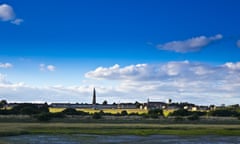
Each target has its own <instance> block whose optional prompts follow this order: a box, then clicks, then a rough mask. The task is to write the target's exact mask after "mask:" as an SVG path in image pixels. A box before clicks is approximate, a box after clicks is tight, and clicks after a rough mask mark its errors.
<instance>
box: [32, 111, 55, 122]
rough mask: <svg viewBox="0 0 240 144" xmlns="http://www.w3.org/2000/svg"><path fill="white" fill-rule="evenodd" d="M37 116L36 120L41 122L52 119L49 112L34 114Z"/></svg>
mask: <svg viewBox="0 0 240 144" xmlns="http://www.w3.org/2000/svg"><path fill="white" fill-rule="evenodd" d="M35 117H36V118H37V120H39V121H42V122H46V121H50V120H51V119H52V115H51V113H45V112H44V113H40V114H38V115H36V116H35Z"/></svg>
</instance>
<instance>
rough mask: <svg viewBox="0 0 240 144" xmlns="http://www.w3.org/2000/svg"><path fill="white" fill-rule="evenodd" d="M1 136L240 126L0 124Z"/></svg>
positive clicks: (231, 130) (196, 131)
mask: <svg viewBox="0 0 240 144" xmlns="http://www.w3.org/2000/svg"><path fill="white" fill-rule="evenodd" d="M0 127H1V129H0V136H10V135H21V134H98V135H156V134H161V135H163V134H164V135H238V136H239V135H240V125H204V124H199V125H194V124H168V125H165V124H163V125H160V124H110V123H109V124H102V123H90V124H87V123H78V124H76V123H73V124H72V123H0Z"/></svg>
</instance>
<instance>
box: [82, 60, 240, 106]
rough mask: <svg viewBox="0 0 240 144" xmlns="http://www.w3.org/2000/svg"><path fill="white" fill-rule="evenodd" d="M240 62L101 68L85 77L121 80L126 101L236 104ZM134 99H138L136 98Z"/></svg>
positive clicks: (174, 62)
mask: <svg viewBox="0 0 240 144" xmlns="http://www.w3.org/2000/svg"><path fill="white" fill-rule="evenodd" d="M239 70H240V62H236V63H231V62H228V63H225V64H222V65H217V66H215V65H208V64H204V63H196V62H189V61H172V62H167V63H162V64H152V65H150V64H137V65H130V66H125V67H121V66H119V65H114V66H111V67H99V68H96V69H95V70H93V71H89V72H88V73H86V74H85V76H86V77H87V78H91V79H96V80H100V81H103V80H108V81H111V80H112V81H117V82H118V83H119V85H118V86H116V87H115V90H116V91H120V92H122V93H124V94H125V97H124V98H128V99H129V98H131V96H132V99H134V98H135V99H143V98H145V99H147V98H149V97H150V98H153V99H158V100H159V99H160V100H165V99H167V98H172V99H174V100H176V101H190V102H194V103H201V102H202V104H204V103H208V104H211V103H212V104H221V103H234V102H235V101H234V100H240V97H239V92H240V73H239ZM133 96H134V97H133Z"/></svg>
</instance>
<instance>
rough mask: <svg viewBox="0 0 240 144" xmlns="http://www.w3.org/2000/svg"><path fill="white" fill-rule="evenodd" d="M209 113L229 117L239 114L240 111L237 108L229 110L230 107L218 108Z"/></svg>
mask: <svg viewBox="0 0 240 144" xmlns="http://www.w3.org/2000/svg"><path fill="white" fill-rule="evenodd" d="M209 115H211V116H222V117H229V116H237V115H238V112H237V111H235V110H229V109H218V110H214V111H211V112H209Z"/></svg>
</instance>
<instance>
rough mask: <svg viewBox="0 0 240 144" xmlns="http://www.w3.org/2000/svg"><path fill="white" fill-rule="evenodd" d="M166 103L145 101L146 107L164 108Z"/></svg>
mask: <svg viewBox="0 0 240 144" xmlns="http://www.w3.org/2000/svg"><path fill="white" fill-rule="evenodd" d="M166 106H167V104H166V103H164V102H150V101H148V103H147V109H164V108H166Z"/></svg>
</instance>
